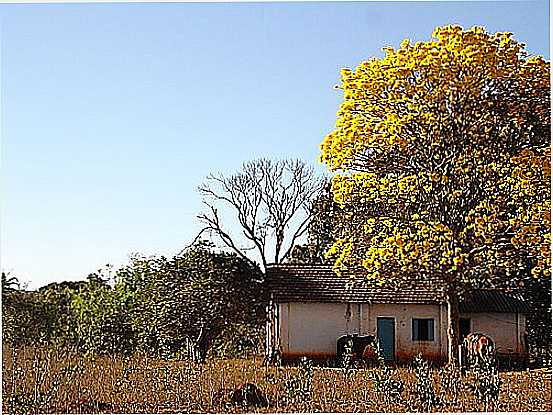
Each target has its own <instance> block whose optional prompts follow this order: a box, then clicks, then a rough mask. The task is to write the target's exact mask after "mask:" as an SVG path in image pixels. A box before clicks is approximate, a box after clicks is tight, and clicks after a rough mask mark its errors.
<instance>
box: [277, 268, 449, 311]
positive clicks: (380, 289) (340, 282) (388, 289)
mask: <svg viewBox="0 0 553 415" xmlns="http://www.w3.org/2000/svg"><path fill="white" fill-rule="evenodd" d="M267 282H268V284H269V288H270V290H271V292H272V294H273V298H274V300H275V301H276V302H291V301H298V302H299V301H301V302H351V303H363V302H374V303H396V304H397V303H414V304H428V303H440V302H441V301H440V290H438V289H437V281H436V280H428V281H420V280H416V279H413V280H411V281H406V282H405V286H402V287H401V288H396V287H392V286H378V285H376V284H374V283H371V282H370V281H368V280H367V279H365V278H359V277H357V278H355V277H354V278H348V276H338V275H336V274H335V273H334V271H332V268H331V267H329V266H325V265H288V264H285V265H282V264H281V265H270V266H268V267H267Z"/></svg>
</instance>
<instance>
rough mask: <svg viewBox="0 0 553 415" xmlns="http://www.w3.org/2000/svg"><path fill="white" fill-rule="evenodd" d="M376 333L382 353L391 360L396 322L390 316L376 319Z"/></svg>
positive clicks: (393, 355)
mask: <svg viewBox="0 0 553 415" xmlns="http://www.w3.org/2000/svg"><path fill="white" fill-rule="evenodd" d="M376 334H377V336H378V343H379V344H380V349H381V350H382V355H383V356H384V359H386V360H387V361H392V360H394V358H395V354H396V322H395V319H393V318H390V317H378V318H377V319H376Z"/></svg>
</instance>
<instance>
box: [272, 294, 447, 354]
mask: <svg viewBox="0 0 553 415" xmlns="http://www.w3.org/2000/svg"><path fill="white" fill-rule="evenodd" d="M279 315H280V323H281V324H280V327H279V338H280V348H281V352H282V356H283V357H284V358H297V357H300V356H309V357H312V358H334V357H335V356H336V340H337V339H338V338H339V337H340V336H342V335H344V334H348V333H349V334H351V333H359V334H361V335H364V334H370V335H376V327H377V318H378V317H393V318H394V319H395V350H396V357H397V358H398V359H399V360H411V359H412V357H414V356H415V355H416V354H417V353H419V352H421V353H422V354H423V356H424V357H425V358H426V359H432V360H441V358H442V356H445V353H446V350H447V349H446V347H447V343H446V342H445V341H442V339H446V338H447V337H444V336H446V334H445V328H444V327H443V326H444V325H443V324H442V321H443V319H444V316H445V315H446V314H445V307H443V306H440V305H419V304H372V305H369V304H359V303H354V304H349V305H348V304H344V303H342V304H339V303H284V304H280V305H279ZM412 318H433V319H434V340H433V341H413V340H412V322H411V319H412Z"/></svg>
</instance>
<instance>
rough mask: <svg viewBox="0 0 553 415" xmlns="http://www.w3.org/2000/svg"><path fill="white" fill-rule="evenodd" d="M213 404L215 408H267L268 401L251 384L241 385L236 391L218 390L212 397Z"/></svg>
mask: <svg viewBox="0 0 553 415" xmlns="http://www.w3.org/2000/svg"><path fill="white" fill-rule="evenodd" d="M213 403H214V404H215V405H216V406H224V405H225V404H230V405H242V406H255V407H267V406H269V401H267V398H266V397H265V395H263V392H261V390H260V389H259V388H258V387H257V386H256V385H255V384H253V383H243V384H242V385H240V386H239V387H237V388H236V389H220V390H219V391H218V392H217V393H216V394H215V396H214V397H213Z"/></svg>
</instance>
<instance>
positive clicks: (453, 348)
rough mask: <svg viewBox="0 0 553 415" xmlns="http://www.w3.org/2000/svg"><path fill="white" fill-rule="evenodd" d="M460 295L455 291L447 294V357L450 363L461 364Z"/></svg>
mask: <svg viewBox="0 0 553 415" xmlns="http://www.w3.org/2000/svg"><path fill="white" fill-rule="evenodd" d="M458 351H459V296H458V294H457V293H456V292H455V291H453V290H452V291H449V292H448V294H447V358H448V363H449V364H451V365H454V366H459V352H458Z"/></svg>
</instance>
